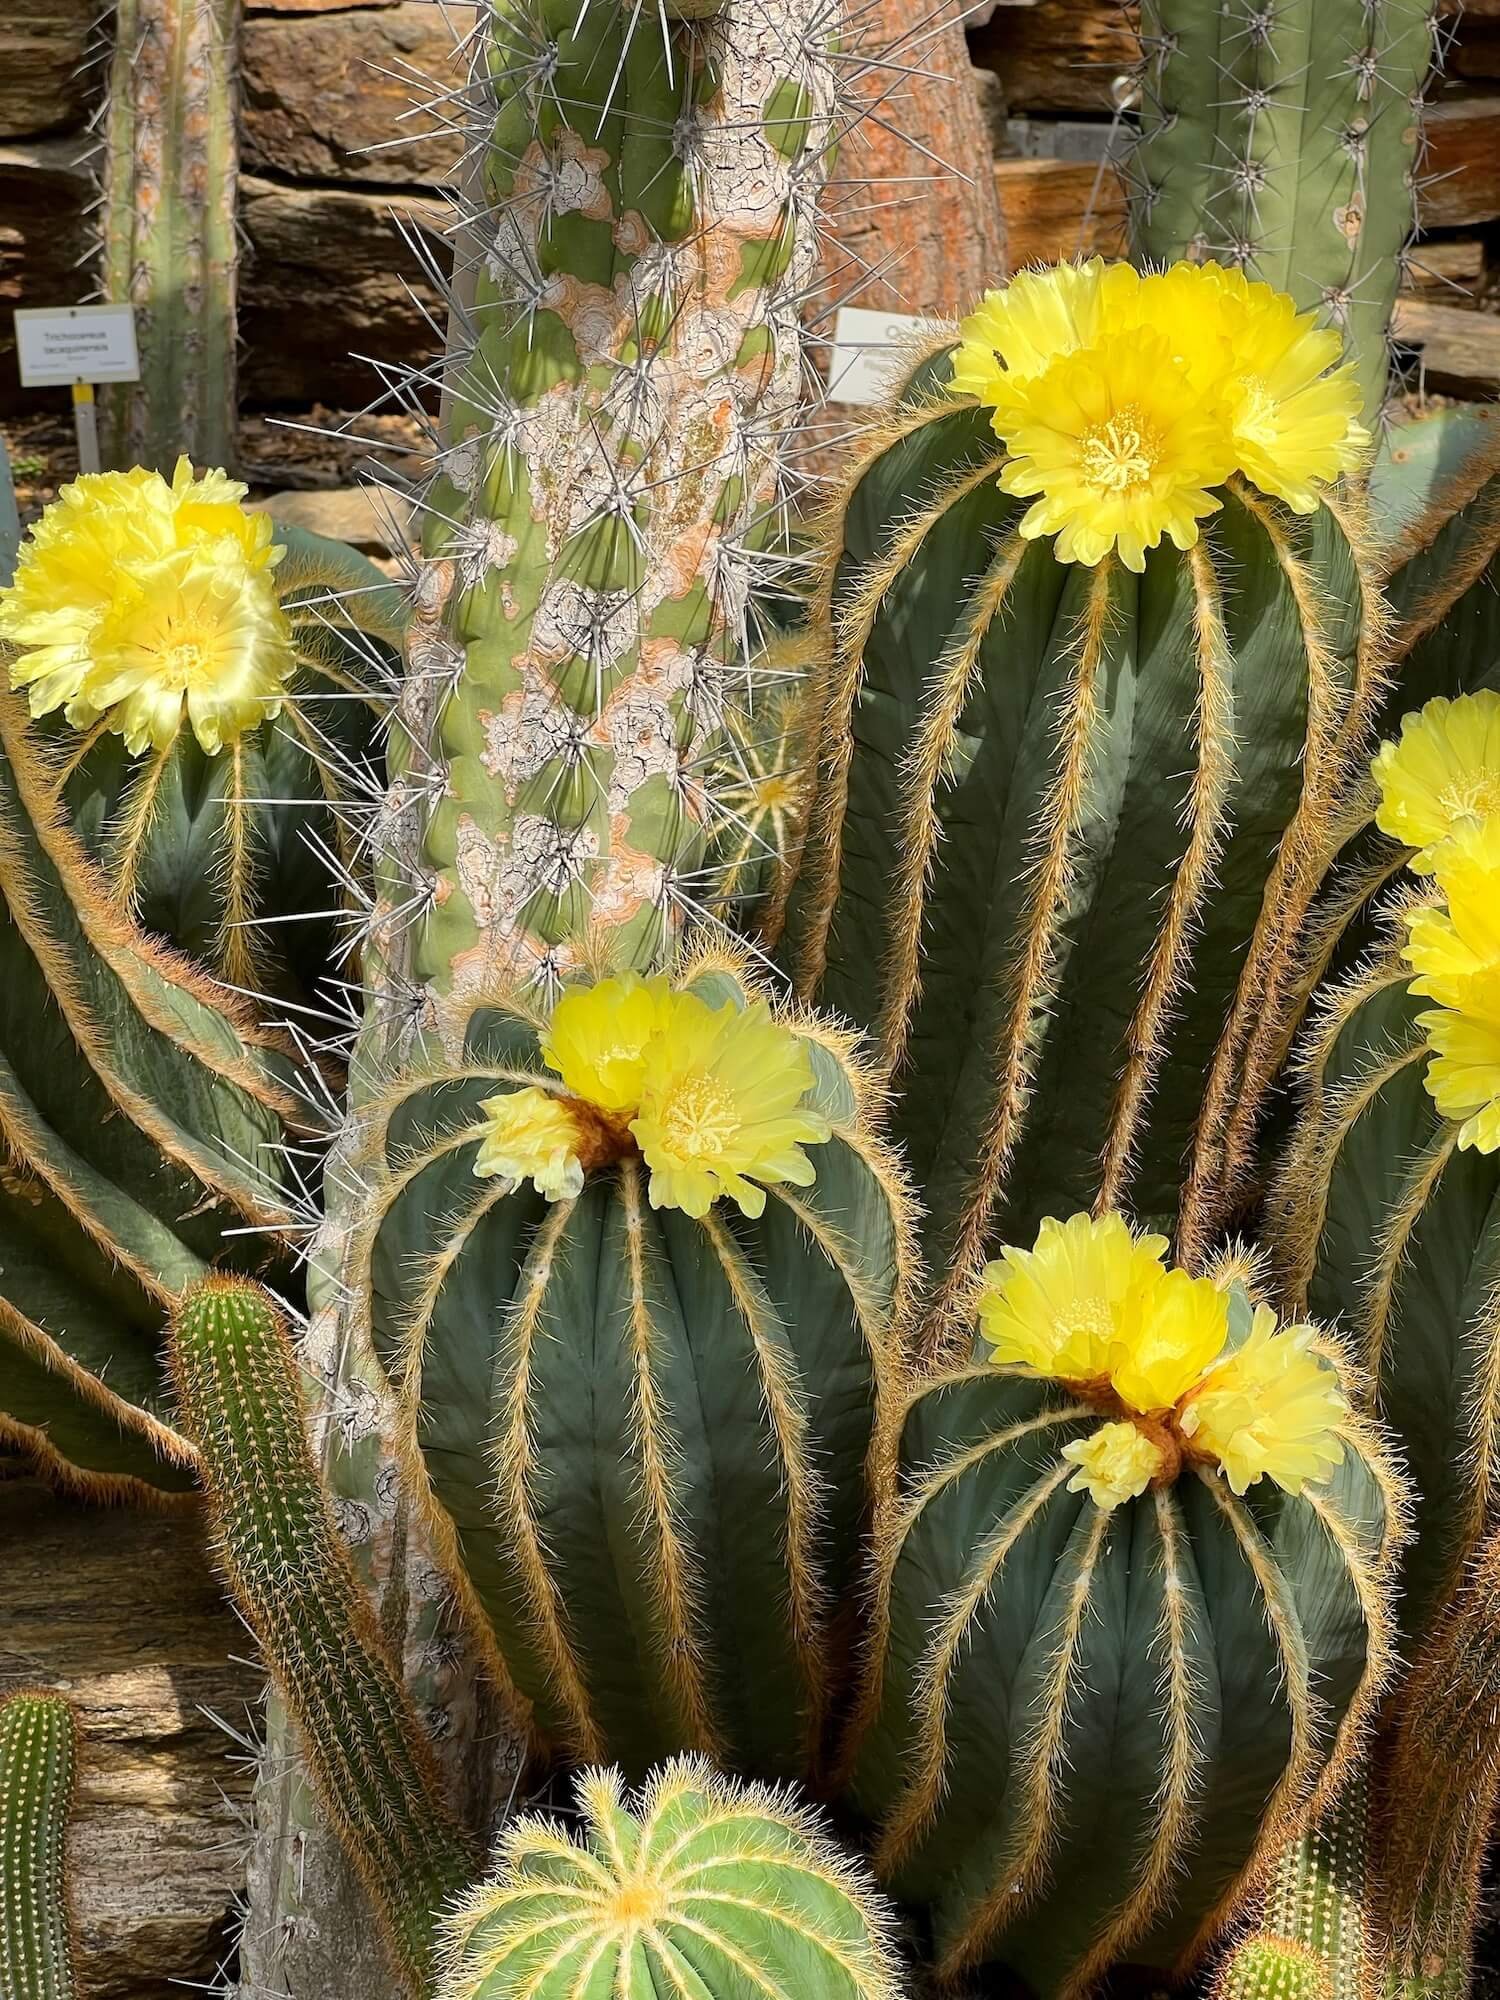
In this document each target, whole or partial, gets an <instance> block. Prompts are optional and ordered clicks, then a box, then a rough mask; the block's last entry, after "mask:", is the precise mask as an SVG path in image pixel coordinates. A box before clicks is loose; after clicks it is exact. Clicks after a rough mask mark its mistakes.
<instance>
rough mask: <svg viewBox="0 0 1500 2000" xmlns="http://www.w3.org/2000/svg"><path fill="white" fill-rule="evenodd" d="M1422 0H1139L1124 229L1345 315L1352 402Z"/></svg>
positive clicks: (1398, 174)
mask: <svg viewBox="0 0 1500 2000" xmlns="http://www.w3.org/2000/svg"><path fill="white" fill-rule="evenodd" d="M1433 11H1434V10H1433V6H1432V0H1277V4H1276V5H1274V6H1266V5H1263V4H1262V0H1144V4H1143V5H1142V8H1141V23H1140V33H1141V50H1142V62H1141V82H1142V101H1141V136H1140V143H1139V145H1138V147H1137V149H1136V152H1135V155H1134V160H1133V169H1134V180H1135V190H1134V201H1133V204H1132V212H1133V240H1134V250H1135V254H1136V257H1137V258H1138V259H1139V260H1140V261H1142V262H1151V263H1171V262H1173V261H1174V260H1175V259H1177V258H1179V257H1190V258H1194V259H1197V260H1202V259H1204V258H1217V259H1218V260H1219V261H1220V262H1221V263H1226V264H1238V265H1240V266H1241V267H1242V268H1243V269H1244V271H1245V273H1246V275H1247V276H1248V277H1251V278H1260V279H1263V280H1265V282H1266V283H1268V284H1270V285H1273V286H1274V287H1275V288H1276V290H1277V291H1280V292H1289V293H1290V294H1291V296H1292V298H1293V299H1294V300H1295V301H1296V303H1297V305H1298V306H1299V307H1300V308H1302V309H1304V310H1306V309H1307V308H1310V307H1315V308H1317V309H1318V310H1319V311H1320V313H1321V315H1322V316H1323V317H1324V318H1325V319H1326V320H1328V321H1329V322H1330V323H1331V324H1333V325H1336V326H1339V327H1341V328H1342V329H1344V331H1345V332H1346V333H1347V335H1348V337H1349V341H1350V345H1351V347H1352V348H1353V350H1354V353H1355V356H1356V358H1357V360H1358V362H1359V367H1360V375H1361V379H1362V382H1363V385H1364V391H1365V406H1366V413H1367V415H1368V416H1373V415H1374V414H1375V412H1377V411H1378V410H1379V409H1380V407H1381V405H1382V404H1383V403H1384V401H1385V398H1386V376H1387V372H1388V367H1389V358H1388V349H1387V336H1388V332H1389V328H1390V321H1391V310H1392V307H1393V305H1394V303H1395V298H1396V288H1397V286H1398V284H1399V282H1400V276H1401V270H1402V254H1403V252H1404V251H1405V249H1406V246H1407V243H1408V241H1409V239H1410V237H1411V235H1412V231H1413V227H1414V221H1415V193H1414V189H1413V176H1414V175H1415V173H1416V171H1417V167H1418V157H1419V156H1418V139H1419V132H1420V110H1419V106H1420V99H1421V91H1422V86H1423V83H1424V81H1425V79H1426V76H1427V72H1428V68H1429V66H1430V64H1431V61H1432V48H1433V31H1432V16H1433Z"/></svg>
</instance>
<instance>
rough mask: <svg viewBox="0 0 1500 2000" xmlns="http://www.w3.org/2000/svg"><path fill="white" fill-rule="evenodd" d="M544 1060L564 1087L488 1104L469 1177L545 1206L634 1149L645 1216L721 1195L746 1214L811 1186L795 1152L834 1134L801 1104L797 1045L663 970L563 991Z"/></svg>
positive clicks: (767, 1014) (695, 1207)
mask: <svg viewBox="0 0 1500 2000" xmlns="http://www.w3.org/2000/svg"><path fill="white" fill-rule="evenodd" d="M542 1059H543V1061H544V1062H545V1063H546V1065H547V1067H548V1068H549V1069H551V1070H555V1071H556V1072H557V1075H558V1077H559V1078H560V1079H561V1087H560V1088H558V1087H556V1086H552V1085H551V1084H550V1083H549V1084H548V1085H547V1087H545V1088H544V1087H542V1086H541V1085H532V1086H528V1087H527V1088H525V1089H521V1090H512V1091H507V1092H505V1093H504V1094H503V1095H501V1096H499V1097H491V1098H489V1099H487V1100H486V1102H485V1105H484V1111H485V1116H486V1118H487V1120H488V1129H487V1130H486V1132H485V1135H484V1139H483V1143H482V1144H481V1146H480V1149H479V1154H478V1157H477V1158H476V1160H475V1163H474V1172H475V1173H476V1174H478V1175H480V1176H481V1177H483V1176H488V1175H491V1174H495V1175H503V1176H504V1177H505V1178H506V1179H507V1180H512V1181H521V1180H530V1181H531V1182H532V1183H533V1184H534V1186H535V1187H536V1189H537V1192H538V1193H539V1194H543V1195H545V1196H546V1197H547V1198H548V1200H549V1201H561V1200H565V1199H569V1198H571V1197H572V1196H574V1195H577V1194H579V1193H581V1192H582V1189H583V1183H584V1176H585V1175H586V1174H587V1173H588V1171H589V1170H590V1168H592V1167H596V1166H603V1165H606V1164H608V1163H609V1162H610V1161H612V1160H617V1159H620V1158H622V1157H624V1156H625V1155H626V1154H628V1153H639V1154H640V1156H641V1157H642V1158H643V1159H644V1160H645V1163H646V1165H647V1167H648V1168H649V1170H650V1174H651V1181H650V1200H651V1205H652V1207H653V1208H680V1209H682V1210H683V1211H684V1212H685V1213H686V1214H688V1215H692V1216H702V1215H706V1214H707V1213H708V1210H709V1208H710V1207H711V1206H712V1204H713V1203H714V1202H715V1201H716V1200H717V1199H718V1198H719V1196H720V1195H728V1196H729V1197H730V1198H731V1199H732V1200H734V1201H735V1202H737V1203H738V1204H739V1207H740V1209H741V1211H742V1212H743V1213H744V1214H745V1215H749V1216H756V1215H760V1214H761V1213H762V1212H763V1211H764V1209H765V1205H766V1197H765V1192H764V1187H763V1186H758V1185H757V1183H764V1184H765V1185H767V1186H769V1185H774V1184H776V1183H778V1182H784V1181H789V1182H792V1183H793V1184H794V1185H796V1186H798V1187H808V1186H810V1185H811V1184H812V1181H813V1179H814V1172H813V1166H812V1162H811V1161H810V1160H809V1159H808V1157H807V1155H806V1154H805V1153H804V1152H803V1150H802V1148H803V1147H804V1146H820V1145H822V1144H823V1143H824V1142H825V1141H826V1140H827V1139H828V1138H829V1137H831V1127H830V1126H829V1123H828V1121H827V1119H826V1118H824V1117H822V1116H821V1115H820V1114H819V1113H817V1112H816V1111H813V1110H810V1109H808V1108H806V1107H805V1106H804V1104H803V1099H804V1098H805V1097H806V1095H807V1093H808V1091H809V1090H810V1089H811V1088H812V1085H813V1068H812V1060H811V1058H810V1056H809V1054H808V1050H807V1045H806V1043H805V1042H803V1041H802V1040H801V1039H800V1037H799V1036H797V1035H796V1034H795V1033H794V1032H793V1031H792V1030H791V1029H790V1028H788V1027H786V1026H785V1025H784V1024H783V1023H782V1022H780V1021H778V1020H776V1019H775V1018H774V1016H773V1015H772V1013H771V1010H770V1008H769V1007H767V1005H766V1003H765V1002H764V1001H763V1000H755V1001H752V1002H751V1003H750V1004H749V1005H748V1006H746V1007H737V1006H736V1005H735V1004H734V1002H733V1001H726V1002H725V1003H724V1005H723V1006H722V1007H710V1006H709V1005H708V1003H707V1002H706V1001H704V1000H701V999H700V998H699V997H698V995H697V994H695V993H682V992H674V991H673V989H672V987H671V985H670V984H669V982H668V981H667V979H666V977H665V975H663V974H660V973H658V974H657V975H655V976H654V977H653V978H650V979H642V978H641V977H640V976H639V975H638V974H637V973H633V972H627V973H624V974H622V975H621V976H620V977H618V978H614V979H604V980H601V981H600V982H599V983H598V985H596V986H591V987H588V988H582V989H578V990H575V991H572V992H569V993H565V994H564V995H563V997H562V998H561V999H560V1000H559V1001H558V1003H557V1006H556V1008H555V1009H554V1010H553V1014H552V1019H551V1021H550V1023H549V1024H548V1027H547V1032H546V1035H545V1036H544V1038H543V1041H542Z"/></svg>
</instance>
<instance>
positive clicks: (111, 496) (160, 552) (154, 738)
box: [0, 458, 296, 756]
mask: <svg viewBox="0 0 1500 2000" xmlns="http://www.w3.org/2000/svg"><path fill="white" fill-rule="evenodd" d="M245 493H246V488H245V487H243V486H242V485H240V483H239V481H238V480H234V479H229V478H226V476H225V475H224V474H223V473H222V472H205V473H204V474H203V476H202V477H201V478H195V477H194V474H193V468H192V467H191V466H190V465H189V464H188V462H187V460H186V459H185V458H181V459H179V460H178V461H177V470H176V472H175V473H174V475H173V477H172V480H171V483H170V484H168V482H167V481H166V480H165V479H163V478H162V476H161V474H160V473H157V472H144V471H142V470H141V469H140V468H139V467H137V468H136V470H135V471H133V472H92V473H85V474H84V475H83V476H82V477H81V478H79V479H76V480H74V481H73V482H72V484H71V485H68V486H65V487H63V489H62V491H61V492H60V493H59V494H58V496H57V499H56V501H55V502H54V503H53V505H52V506H50V507H49V508H48V509H47V511H46V512H45V513H44V514H43V516H42V518H41V520H40V521H39V522H38V523H37V525H36V526H35V528H33V530H32V531H31V533H30V535H29V536H28V537H27V539H26V541H25V542H24V544H23V545H22V548H21V552H20V557H19V560H18V562H17V565H16V576H15V581H14V583H12V584H11V585H10V586H9V588H8V589H5V590H0V640H4V641H5V642H6V643H7V644H8V645H9V646H10V647H12V648H14V649H15V655H16V656H15V658H14V659H13V660H12V662H11V667H10V678H11V685H12V686H13V687H17V688H26V689H27V690H28V691H29V699H30V703H31V712H32V714H33V715H47V714H50V713H51V711H52V710H53V709H57V708H61V709H64V710H66V712H67V717H68V720H69V722H71V723H73V724H74V725H75V727H77V728H79V729H88V728H91V727H92V726H93V724H94V723H96V722H98V721H99V720H100V719H101V718H103V720H104V722H105V726H106V727H107V728H109V729H111V730H113V731H115V732H116V734H118V735H120V736H123V737H124V739H125V743H126V747H127V748H128V749H129V750H130V751H131V752H132V754H135V753H138V752H140V751H142V750H144V749H145V748H146V747H147V745H148V744H151V745H154V746H155V747H156V748H157V749H158V750H164V749H166V748H167V746H168V745H169V744H170V743H171V742H172V741H173V739H174V738H175V737H176V735H177V732H178V730H179V729H180V728H181V727H182V722H183V716H184V713H185V714H186V717H187V721H188V723H189V724H190V725H191V727H192V730H193V733H194V735H195V736H196V737H197V739H198V742H199V743H200V744H201V745H202V747H203V749H204V750H206V751H207V752H208V754H209V755H210V756H213V755H216V754H217V752H218V751H219V750H221V749H222V748H223V746H224V745H225V744H226V743H232V742H233V741H234V740H235V738H236V737H238V736H239V735H241V734H242V733H243V731H245V730H246V729H250V728H253V727H254V726H255V725H256V724H257V723H259V722H263V721H266V720H267V719H268V718H269V717H271V716H274V715H276V714H277V713H278V712H279V710H280V708H281V702H282V696H283V692H284V689H285V684H286V680H287V676H288V675H289V674H290V673H291V671H292V669H293V667H294V666H295V665H296V651H295V647H294V644H293V640H292V632H291V626H290V623H289V621H288V619H287V616H286V613H285V612H284V611H283V610H282V607H281V602H280V600H279V598H278V597H277V594H276V582H275V576H274V570H275V565H276V563H277V562H278V561H279V560H280V557H281V554H282V551H281V550H280V549H279V548H275V547H273V546H272V543H271V523H270V520H269V518H268V517H267V516H266V515H264V514H248V513H246V511H245V509H244V507H243V506H242V505H241V502H242V501H243V500H244V498H245Z"/></svg>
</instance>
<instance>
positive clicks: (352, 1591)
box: [170, 1278, 473, 1991]
mask: <svg viewBox="0 0 1500 2000" xmlns="http://www.w3.org/2000/svg"><path fill="white" fill-rule="evenodd" d="M170 1362H171V1369H172V1378H173V1381H174V1384H175V1386H176V1389H177V1395H178V1400H179V1404H180V1408H181V1412H182V1420H183V1424H184V1427H185V1428H186V1429H187V1431H188V1432H189V1434H190V1435H191V1436H192V1437H193V1439H194V1441H195V1443H196V1444H197V1447H198V1451H199V1455H200V1460H201V1463H202V1470H203V1482H204V1487H205V1490H206V1492H207V1495H208V1500H209V1506H210V1510H211V1513H212V1518H213V1523H214V1531H215V1537H216V1546H217V1553H218V1557H219V1561H220V1563H221V1566H222V1568H223V1572H224V1577H225V1581H226V1583H227V1584H228V1586H229V1589H230V1591H231V1593H232V1595H233V1597H234V1599H235V1602H236V1603H237V1604H238V1605H239V1607H240V1609H241V1611H242V1612H243V1614H244V1616H245V1619H246V1622H247V1623H248V1624H249V1626H250V1628H251V1630H252V1631H253V1632H254V1634H255V1636H256V1638H257V1640H258V1641H259V1643H260V1645H261V1648H262V1650H263V1652H264V1654H265V1657H266V1662H267V1665H268V1666H269V1668H270V1671H271V1674H272V1677H273V1679H274V1680H275V1683H276V1686H277V1689H278V1692H279V1693H280V1694H281V1696H282V1699H283V1700H284V1701H285V1702H286V1703H287V1705H288V1707H289V1709H290V1710H291V1713H292V1714H293V1716H294V1717H295V1718H296V1721H297V1723H298V1725H299V1727H300V1729H301V1731H302V1733H303V1736H304V1738H305V1741H306V1743H307V1747H308V1753H309V1757H310V1760H311V1764H312V1769H313V1774H314V1777H315V1779H316V1781H317V1785H318V1790H319V1795H320V1797H321V1800H322V1803H323V1806H324V1809H325V1811H326V1812H327V1813H328V1815H329V1818H330V1819H331V1820H332V1822H333V1824H334V1825H335V1826H336V1827H337V1829H338V1831H339V1833H340V1836H341V1837H342V1839H343V1840H344V1842H345V1843H346V1845H347V1848H348V1851H349V1853H350V1855H351V1857H352V1859H353V1861H354V1863H355V1865H356V1867H357V1868H358V1870H359V1873H360V1875H361V1877H362V1878H363V1880H364V1882H365V1884H366V1886H367V1887H368V1889H369V1891H370V1895H371V1899H372V1901H373V1903H374V1905H375V1908H376V1911H377V1913H378V1914H379V1916H380V1918H381V1920H382V1922H383V1924H384V1926H385V1928H386V1932H387V1936H388V1940H389V1943H390V1946H391V1950H392V1955H393V1958H394V1960H395V1962H396V1964H397V1965H398V1966H399V1968H400V1969H401V1971H402V1972H403V1974H404V1976H405V1977H406V1978H407V1979H408V1980H409V1981H410V1982H412V1989H411V1990H413V1991H416V1990H417V1984H418V1982H420V1981H421V1980H422V1979H423V1978H424V1977H425V1974H426V1971H427V1968H428V1961H429V1955H430V1949H431V1944H432V1936H433V1928H434V1925H435V1922H436V1918H437V1914H438V1912H439V1911H440V1910H441V1908H442V1905H443V1904H444V1902H445V1901H446V1899H447V1898H448V1897H449V1896H451V1895H452V1894H453V1893H454V1892H455V1891H456V1890H457V1889H459V1888H460V1887H462V1886H463V1884H464V1883H465V1882H466V1881H467V1880H468V1879H469V1877H470V1875H471V1873H472V1864H473V1854H472V1851H471V1848H470V1844H469V1841H468V1839H467V1837H466V1835H465V1834H464V1832H463V1830H462V1828H461V1827H460V1826H459V1824H458V1822H457V1820H456V1819H455V1817H454V1815H453V1813H452V1812H451V1811H450V1809H449V1807H448V1806H447V1804H446V1802H445V1801H444V1799H443V1796H442V1793H441V1789H440V1786H439V1781H438V1777H437V1771H436V1766H435V1764H434V1762H433V1758H432V1753H431V1750H430V1747H429V1745H428V1743H427V1740H426V1738H425V1736H424V1735H423V1732H422V1727H421V1724H420V1722H419V1720H418V1718H417V1715H416V1711H415V1709H414V1708H413V1707H412V1704H411V1701H410V1699H409V1697H408V1696H407V1693H406V1690H405V1688H404V1686H403V1684H402V1680H401V1674H400V1669H399V1667H398V1665H397V1663H396V1662H395V1660H394V1659H393V1658H392V1657H391V1654H390V1651H389V1648H388V1646H387V1644H386V1641H385V1639H384V1638H383V1636H382V1634H381V1632H380V1630H379V1628H378V1626H377V1624H376V1622H375V1617H374V1614H373V1612H372V1610H371V1608H370V1605H369V1602H368V1600H367V1599H366V1597H365V1595H364V1592H363V1591H362V1590H361V1588H360V1586H359V1583H358V1581H357V1580H356V1578H355V1575H354V1571H353V1568H352V1566H351V1564H350V1561H349V1556H348V1553H347V1551H346V1549H345V1547H344V1545H343V1543H342V1541H341V1539H340V1537H339V1533H338V1529H337V1527H336V1525H335V1523H334V1519H333V1513H332V1508H331V1506H330V1503H329V1500H328V1498H327V1496H326V1494H325V1493H324V1490H323V1488H322V1486H321V1484H320V1482H319V1479H318V1476H317V1472H316V1470H315V1468H314V1465H313V1461H312V1456H311V1453H310V1451H309V1448H308V1444H307V1439H306V1436H305V1434H304V1429H303V1423H304V1418H303V1406H302V1392H301V1387H300V1384H299V1380H298V1373H297V1362H296V1356H295V1354H294V1352H293V1349H292V1344H291V1340H290V1338H289V1336H288V1333H287V1330H286V1326H285V1323H284V1321H283V1320H282V1317H281V1315H280V1313H279V1312H278V1311H277V1309H276V1307H275V1305H274V1304H273V1302H272V1301H271V1299H270V1298H269V1296H268V1295H267V1294H266V1293H265V1292H263V1291H261V1290H260V1289H259V1288H258V1287H257V1286H254V1285H251V1284H248V1283H245V1282H243V1281H237V1280H230V1279H214V1278H211V1279H209V1280H207V1281H206V1282H205V1283H203V1284H202V1285H200V1286H198V1287H196V1288H194V1289H193V1290H192V1291H190V1292H189V1293H188V1294H187V1296H186V1297H185V1298H184V1300H183V1302H182V1304H181V1305H180V1306H179V1307H178V1309H177V1311H176V1313H175V1314H174V1316H173V1320H172V1328H171V1336H170Z"/></svg>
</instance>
